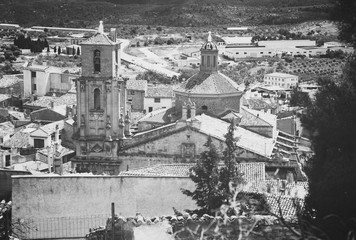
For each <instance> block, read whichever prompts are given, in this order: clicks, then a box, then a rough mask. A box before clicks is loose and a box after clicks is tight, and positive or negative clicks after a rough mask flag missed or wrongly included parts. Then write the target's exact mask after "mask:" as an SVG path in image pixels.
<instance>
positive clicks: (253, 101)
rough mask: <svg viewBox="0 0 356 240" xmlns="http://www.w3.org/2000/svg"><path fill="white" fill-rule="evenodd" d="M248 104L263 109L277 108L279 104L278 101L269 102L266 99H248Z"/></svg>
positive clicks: (253, 107) (256, 108)
mask: <svg viewBox="0 0 356 240" xmlns="http://www.w3.org/2000/svg"><path fill="white" fill-rule="evenodd" d="M245 101H246V104H244V105H247V106H249V107H250V108H252V109H255V110H261V109H271V108H276V107H277V106H278V105H277V104H276V103H268V102H266V101H265V100H264V99H251V98H250V99H246V100H245Z"/></svg>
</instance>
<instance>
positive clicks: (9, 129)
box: [0, 122, 15, 137]
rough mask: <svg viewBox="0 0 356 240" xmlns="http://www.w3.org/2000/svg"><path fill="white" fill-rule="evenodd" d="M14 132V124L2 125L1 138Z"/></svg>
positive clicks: (0, 128) (0, 127)
mask: <svg viewBox="0 0 356 240" xmlns="http://www.w3.org/2000/svg"><path fill="white" fill-rule="evenodd" d="M14 132H15V126H14V124H12V122H3V123H0V137H5V136H7V135H9V134H12V133H14Z"/></svg>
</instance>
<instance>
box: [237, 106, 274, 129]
mask: <svg viewBox="0 0 356 240" xmlns="http://www.w3.org/2000/svg"><path fill="white" fill-rule="evenodd" d="M240 114H241V115H242V118H241V122H240V125H241V126H276V124H277V116H276V115H274V114H270V113H265V112H262V111H257V110H253V109H248V108H246V107H241V111H240Z"/></svg>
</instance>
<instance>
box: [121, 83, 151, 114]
mask: <svg viewBox="0 0 356 240" xmlns="http://www.w3.org/2000/svg"><path fill="white" fill-rule="evenodd" d="M126 88H127V101H128V102H130V103H131V109H132V110H133V111H143V110H144V109H145V107H144V101H145V95H146V91H147V80H128V81H127V82H126Z"/></svg>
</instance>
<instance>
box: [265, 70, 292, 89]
mask: <svg viewBox="0 0 356 240" xmlns="http://www.w3.org/2000/svg"><path fill="white" fill-rule="evenodd" d="M263 83H264V84H266V85H272V86H280V87H282V88H286V89H291V88H293V87H296V86H297V84H298V76H296V75H292V74H287V73H280V72H274V73H268V74H265V75H264V77H263Z"/></svg>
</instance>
